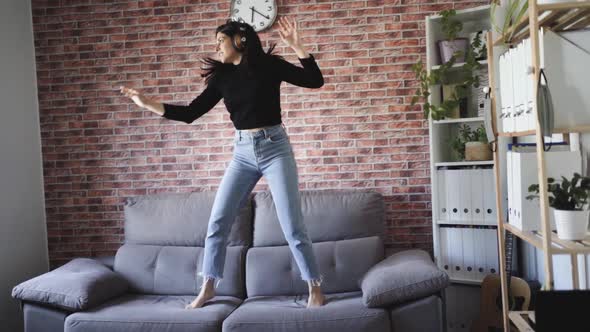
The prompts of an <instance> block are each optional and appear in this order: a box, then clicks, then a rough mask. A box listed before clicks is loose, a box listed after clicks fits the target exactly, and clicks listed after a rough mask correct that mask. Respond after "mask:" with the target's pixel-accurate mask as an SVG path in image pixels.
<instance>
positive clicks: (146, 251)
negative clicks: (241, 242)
mask: <svg viewBox="0 0 590 332" xmlns="http://www.w3.org/2000/svg"><path fill="white" fill-rule="evenodd" d="M203 254H204V250H203V248H200V247H165V246H151V245H141V244H124V245H123V246H121V248H119V250H118V251H117V255H116V256H115V265H114V270H115V271H117V272H118V273H120V274H121V275H123V276H124V277H125V278H126V279H127V280H128V281H129V284H130V287H131V289H130V291H131V292H137V293H144V294H169V295H173V294H176V295H187V294H195V295H196V294H198V292H199V288H200V286H201V285H202V283H203V277H201V276H198V275H197V273H198V272H200V271H201V269H202V265H203ZM245 256H246V247H227V251H226V258H225V265H224V266H225V267H224V271H223V279H222V280H221V281H220V282H219V285H218V288H217V289H216V294H218V295H228V296H235V297H238V298H244V297H245V288H244V260H245Z"/></svg>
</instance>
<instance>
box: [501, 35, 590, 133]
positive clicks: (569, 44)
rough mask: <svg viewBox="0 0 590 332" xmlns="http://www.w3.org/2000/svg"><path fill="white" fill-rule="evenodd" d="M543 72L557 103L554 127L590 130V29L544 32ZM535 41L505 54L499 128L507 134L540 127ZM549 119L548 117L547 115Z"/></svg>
mask: <svg viewBox="0 0 590 332" xmlns="http://www.w3.org/2000/svg"><path fill="white" fill-rule="evenodd" d="M539 59H540V63H539V64H540V67H541V68H542V69H543V70H544V73H545V77H546V78H547V81H545V80H544V79H543V81H542V84H544V85H547V86H548V88H549V91H550V94H551V99H552V101H553V109H554V110H555V113H554V116H553V117H554V123H553V128H571V127H576V126H588V125H590V116H589V114H590V94H589V93H588V90H587V85H588V84H587V80H588V77H589V76H590V66H587V65H586V64H587V63H589V62H590V30H588V29H586V30H577V31H567V32H562V33H559V34H558V33H555V32H553V31H551V30H545V29H543V28H541V29H540V30H539ZM534 77H535V76H534V73H533V70H532V50H531V40H530V38H527V39H525V40H523V41H522V42H520V43H519V44H518V45H516V46H515V47H514V48H511V49H509V50H508V51H506V52H505V53H504V54H502V55H501V56H500V58H499V61H498V78H499V82H500V84H499V86H500V88H499V97H500V98H499V99H500V100H499V103H498V107H499V108H500V110H499V111H498V112H497V114H498V119H497V121H496V123H498V124H500V125H501V131H502V132H504V133H511V132H521V131H531V130H535V128H536V119H535V114H534V112H533V100H534V99H535V98H536V96H535V95H534V91H535V90H534V87H535V85H536V84H537V83H538V82H536V81H535V79H534ZM542 118H543V116H542Z"/></svg>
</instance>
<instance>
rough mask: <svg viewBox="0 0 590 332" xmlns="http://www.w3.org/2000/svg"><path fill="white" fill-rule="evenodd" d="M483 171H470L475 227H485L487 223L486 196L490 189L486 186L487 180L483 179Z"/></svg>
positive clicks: (472, 212) (479, 169)
mask: <svg viewBox="0 0 590 332" xmlns="http://www.w3.org/2000/svg"><path fill="white" fill-rule="evenodd" d="M483 171H484V170H483V169H481V168H478V169H473V170H470V171H469V176H470V177H471V188H470V194H469V196H470V197H471V215H472V220H473V224H474V225H483V224H484V223H485V204H484V199H485V195H486V194H487V192H488V190H489V189H488V188H486V186H485V179H484V178H483V174H484V173H483Z"/></svg>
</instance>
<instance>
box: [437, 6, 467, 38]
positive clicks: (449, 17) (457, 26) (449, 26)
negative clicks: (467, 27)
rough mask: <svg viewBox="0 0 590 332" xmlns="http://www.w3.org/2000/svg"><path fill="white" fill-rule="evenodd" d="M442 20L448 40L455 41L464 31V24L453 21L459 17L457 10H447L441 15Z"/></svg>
mask: <svg viewBox="0 0 590 332" xmlns="http://www.w3.org/2000/svg"><path fill="white" fill-rule="evenodd" d="M439 15H440V16H442V18H441V27H442V31H443V33H444V34H445V36H446V37H447V40H454V39H455V38H457V35H458V34H459V32H461V30H463V23H462V22H461V21H458V20H455V19H453V18H454V17H455V16H456V15H457V11H456V10H455V9H445V10H442V11H441V12H440V13H439Z"/></svg>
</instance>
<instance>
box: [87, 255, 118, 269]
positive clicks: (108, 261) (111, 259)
mask: <svg viewBox="0 0 590 332" xmlns="http://www.w3.org/2000/svg"><path fill="white" fill-rule="evenodd" d="M92 259H94V260H97V261H99V262H101V263H103V264H104V265H105V266H107V267H108V268H109V269H111V270H112V269H113V268H114V266H115V256H100V257H93V258H92Z"/></svg>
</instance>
